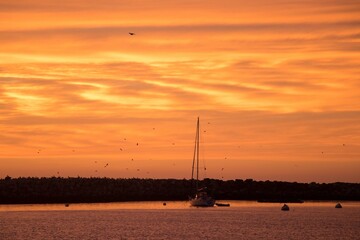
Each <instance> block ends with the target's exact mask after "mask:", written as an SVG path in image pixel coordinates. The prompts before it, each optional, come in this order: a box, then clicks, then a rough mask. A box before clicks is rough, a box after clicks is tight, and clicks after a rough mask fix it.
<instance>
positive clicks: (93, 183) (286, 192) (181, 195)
mask: <svg viewBox="0 0 360 240" xmlns="http://www.w3.org/2000/svg"><path fill="white" fill-rule="evenodd" d="M192 186H193V182H192V181H191V180H187V179H182V180H178V179H139V178H131V179H121V178H120V179H113V178H81V177H77V178H60V177H51V178H33V177H26V178H11V177H6V178H5V179H0V204H30V203H31V204H34V203H97V202H123V201H170V200H187V199H188V196H189V195H190V194H191V192H192V189H193V188H192ZM200 186H206V187H207V188H208V192H209V194H211V196H213V197H214V198H215V199H228V200H255V201H259V202H303V201H306V200H342V201H343V200H348V201H360V184H359V183H341V182H336V183H315V182H312V183H297V182H280V181H255V180H252V179H246V180H241V179H236V180H227V181H223V180H218V179H204V180H202V181H201V182H200Z"/></svg>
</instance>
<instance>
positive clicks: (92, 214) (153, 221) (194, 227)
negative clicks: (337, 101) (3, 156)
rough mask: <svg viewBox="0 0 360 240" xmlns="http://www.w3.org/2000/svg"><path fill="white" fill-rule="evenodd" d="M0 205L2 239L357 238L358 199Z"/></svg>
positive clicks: (359, 219)
mask: <svg viewBox="0 0 360 240" xmlns="http://www.w3.org/2000/svg"><path fill="white" fill-rule="evenodd" d="M222 202H225V203H230V204H231V206H230V207H214V208H193V207H189V205H188V203H187V202H167V204H166V206H164V205H163V202H126V203H94V204H70V206H69V207H65V206H64V204H34V205H31V204H29V205H0V236H1V239H360V237H359V236H360V203H358V202H344V203H342V205H343V208H342V209H335V204H336V203H335V202H306V203H303V204H296V203H293V204H288V205H289V206H290V211H288V212H283V211H281V210H280V208H281V206H282V204H278V203H257V202H253V201H222Z"/></svg>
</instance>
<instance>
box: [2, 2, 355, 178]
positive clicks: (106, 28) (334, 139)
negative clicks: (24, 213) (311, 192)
mask: <svg viewBox="0 0 360 240" xmlns="http://www.w3.org/2000/svg"><path fill="white" fill-rule="evenodd" d="M128 32H135V33H136V35H135V36H130V35H129V34H128ZM197 116H200V120H201V126H202V143H201V148H202V149H201V152H202V153H201V156H202V158H203V159H205V164H206V168H207V172H206V177H210V178H220V179H222V178H224V179H235V178H240V179H245V178H254V179H257V180H267V179H270V180H286V181H300V182H310V181H318V182H335V181H347V182H360V2H359V1H356V0H352V1H350V0H329V1H312V0H299V1H284V0H274V1H267V0H254V1H245V0H224V1H213V0H208V1H203V0H195V1H194V0H193V1H190V0H185V1H184V0H174V1H163V0H159V1H150V0H139V1H135V0H123V1H115V0H107V1H101V3H100V1H95V0H71V1H70V0H67V1H52V0H31V1H30V0H23V1H13V0H0V177H5V176H6V175H10V176H13V177H17V176H58V175H60V176H65V177H66V176H78V175H80V176H101V177H102V176H107V177H151V178H189V177H190V176H191V163H192V154H193V141H194V137H195V127H196V118H197ZM125 139H126V140H125ZM137 143H138V145H137ZM120 148H121V149H122V150H120ZM132 159H133V160H132ZM107 163H108V164H109V165H108V167H106V168H105V167H104V166H105V165H106V164H107ZM222 168H224V169H223V170H222ZM58 172H59V173H58ZM202 176H204V174H203V173H202Z"/></svg>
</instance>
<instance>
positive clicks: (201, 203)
mask: <svg viewBox="0 0 360 240" xmlns="http://www.w3.org/2000/svg"><path fill="white" fill-rule="evenodd" d="M199 142H200V120H199V118H198V119H197V125H196V136H195V147H194V157H193V162H192V172H191V180H192V182H194V181H195V189H194V190H195V191H194V194H193V196H192V197H190V199H189V200H190V204H191V206H193V207H213V206H214V204H215V200H214V199H213V198H212V197H210V196H209V195H208V194H207V192H206V188H205V187H203V188H199V147H200V146H199ZM195 164H196V180H195V179H194V168H195Z"/></svg>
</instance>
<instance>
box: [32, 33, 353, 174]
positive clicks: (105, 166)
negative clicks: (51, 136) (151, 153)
mask: <svg viewBox="0 0 360 240" xmlns="http://www.w3.org/2000/svg"><path fill="white" fill-rule="evenodd" d="M129 34H130V35H135V33H133V32H129ZM207 124H210V122H208V123H207ZM152 130H155V128H152ZM203 132H204V133H206V132H207V131H206V130H203ZM123 140H124V141H127V138H123ZM172 145H173V146H174V145H175V142H173V143H172ZM345 146H346V145H345V144H344V143H343V144H342V147H345ZM136 147H139V142H136ZM239 147H240V146H238V148H239ZM119 150H120V151H121V152H123V151H125V148H124V147H120V148H119ZM42 151H43V150H42V149H38V150H37V154H40V153H41V152H42ZM71 151H72V152H73V153H75V149H72V150H71ZM321 154H324V152H323V151H322V152H321ZM227 159H228V158H227V157H224V160H227ZM150 160H151V159H150ZM131 162H134V158H131ZM94 164H96V165H97V164H98V161H94ZM172 165H173V166H175V163H173V164H172ZM109 166H110V164H109V163H105V165H103V168H108V167H109ZM203 169H204V170H205V171H206V167H205V166H204V168H203ZM125 170H126V171H129V170H131V169H130V168H128V167H127V168H125ZM224 170H225V168H223V167H222V168H221V178H222V179H224V176H223V172H224ZM136 171H137V172H140V171H141V169H140V168H136ZM94 172H95V173H99V169H98V168H97V169H95V170H94ZM146 173H147V174H149V173H150V172H149V171H147V172H146ZM57 175H58V176H60V172H59V171H57Z"/></svg>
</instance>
